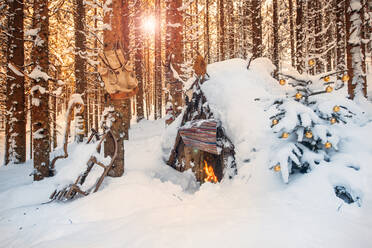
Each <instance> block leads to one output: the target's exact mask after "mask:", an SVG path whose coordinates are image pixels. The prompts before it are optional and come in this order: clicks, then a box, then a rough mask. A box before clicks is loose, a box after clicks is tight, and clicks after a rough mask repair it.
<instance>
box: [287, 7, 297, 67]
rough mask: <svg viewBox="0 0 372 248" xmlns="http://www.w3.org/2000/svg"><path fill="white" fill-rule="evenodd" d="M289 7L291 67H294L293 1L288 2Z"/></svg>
mask: <svg viewBox="0 0 372 248" xmlns="http://www.w3.org/2000/svg"><path fill="white" fill-rule="evenodd" d="M288 5H289V29H290V35H291V37H290V40H291V64H292V67H295V66H296V56H295V54H296V51H295V40H296V37H295V28H294V24H293V0H289V1H288Z"/></svg>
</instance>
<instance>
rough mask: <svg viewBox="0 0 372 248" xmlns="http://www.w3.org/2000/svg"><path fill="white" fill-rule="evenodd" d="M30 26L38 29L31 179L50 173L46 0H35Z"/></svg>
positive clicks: (41, 177) (32, 89) (34, 53)
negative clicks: (32, 176)
mask: <svg viewBox="0 0 372 248" xmlns="http://www.w3.org/2000/svg"><path fill="white" fill-rule="evenodd" d="M33 27H34V28H35V29H38V30H39V32H38V38H39V39H40V41H39V42H35V44H34V47H33V50H32V56H33V58H34V69H33V72H32V73H31V74H33V75H35V76H34V77H33V82H32V85H33V87H32V88H31V96H32V98H31V102H32V109H31V111H32V119H31V121H32V132H33V139H34V141H33V145H34V156H33V157H34V168H35V171H34V180H35V181H37V180H42V179H43V178H44V177H48V176H50V168H49V154H50V115H49V95H48V93H47V91H48V77H47V76H46V75H47V73H48V69H49V49H48V43H49V32H48V27H49V16H48V0H34V14H33Z"/></svg>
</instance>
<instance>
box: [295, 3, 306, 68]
mask: <svg viewBox="0 0 372 248" xmlns="http://www.w3.org/2000/svg"><path fill="white" fill-rule="evenodd" d="M296 6H297V9H296V66H297V71H298V72H299V73H303V72H305V49H306V47H305V46H306V44H304V43H305V30H306V29H305V28H306V26H305V22H304V8H305V1H304V0H297V2H296Z"/></svg>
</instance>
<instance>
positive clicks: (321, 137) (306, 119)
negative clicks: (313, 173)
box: [268, 72, 356, 183]
mask: <svg viewBox="0 0 372 248" xmlns="http://www.w3.org/2000/svg"><path fill="white" fill-rule="evenodd" d="M280 75H281V79H280V80H279V84H280V85H283V86H284V85H285V84H288V85H290V86H291V87H292V89H293V91H291V93H289V94H287V95H286V96H284V97H279V98H276V99H275V100H274V101H273V102H272V104H271V106H270V108H269V110H268V111H270V115H271V117H270V120H271V127H272V130H273V132H274V133H275V134H277V137H278V139H279V140H278V143H277V144H275V145H274V146H275V147H274V151H275V154H273V156H272V158H271V160H270V169H273V170H274V171H275V172H281V175H282V179H283V181H284V182H285V183H288V179H289V175H290V174H293V173H295V172H301V173H306V172H308V171H310V170H311V169H312V168H313V167H314V166H316V165H317V164H319V163H320V162H321V161H323V160H325V161H328V160H329V158H330V155H331V154H332V153H333V152H336V151H337V150H338V149H339V143H340V141H341V140H342V134H341V133H340V131H339V128H338V126H339V125H342V124H345V123H347V122H348V121H349V120H351V118H353V117H354V116H356V113H355V111H354V109H353V107H352V106H353V103H352V102H351V101H350V100H348V99H347V98H346V97H340V96H337V94H334V92H335V91H338V90H339V89H341V88H343V86H344V84H345V82H347V81H348V79H349V76H348V75H347V74H346V73H345V72H333V73H331V74H330V73H327V74H321V75H316V76H311V75H306V74H302V75H299V74H298V73H287V74H280ZM331 95H333V96H332V97H330V96H331Z"/></svg>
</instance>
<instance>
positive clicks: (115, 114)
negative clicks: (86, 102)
mask: <svg viewBox="0 0 372 248" xmlns="http://www.w3.org/2000/svg"><path fill="white" fill-rule="evenodd" d="M107 1H108V0H107ZM109 7H110V8H111V11H108V12H106V15H105V16H104V22H105V23H106V24H108V23H110V24H111V30H105V31H104V33H103V39H104V49H105V50H106V51H110V50H113V49H115V48H117V44H118V43H120V42H121V40H122V34H121V31H122V26H121V25H122V18H121V16H120V14H121V13H122V9H121V7H122V5H121V1H120V0H113V1H112V3H111V5H110V6H109ZM107 105H108V106H110V107H111V108H108V110H109V111H108V112H109V113H108V114H109V115H111V117H112V118H114V120H115V121H113V123H112V126H111V130H112V132H113V133H114V136H115V138H116V139H117V143H118V155H117V158H116V159H115V162H114V169H113V170H111V171H110V173H109V176H113V177H120V176H122V175H123V173H124V139H125V137H127V135H128V132H127V130H128V126H127V123H126V119H125V116H127V114H126V113H127V111H128V110H127V109H126V107H128V105H127V104H126V102H125V100H109V101H108V102H107ZM113 152H114V142H113V141H112V140H111V141H110V139H108V141H107V142H105V144H104V154H105V156H110V157H113V155H114V154H113Z"/></svg>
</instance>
